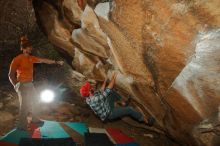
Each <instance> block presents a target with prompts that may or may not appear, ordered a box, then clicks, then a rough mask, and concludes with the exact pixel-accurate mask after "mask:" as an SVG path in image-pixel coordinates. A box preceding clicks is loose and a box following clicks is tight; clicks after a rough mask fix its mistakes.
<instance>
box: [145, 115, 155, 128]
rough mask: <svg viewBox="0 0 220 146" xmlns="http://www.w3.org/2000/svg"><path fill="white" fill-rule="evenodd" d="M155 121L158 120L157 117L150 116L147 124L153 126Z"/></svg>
mask: <svg viewBox="0 0 220 146" xmlns="http://www.w3.org/2000/svg"><path fill="white" fill-rule="evenodd" d="M155 122H156V120H155V118H153V117H150V118H148V119H147V124H146V125H147V126H150V127H151V126H153V125H154V124H155Z"/></svg>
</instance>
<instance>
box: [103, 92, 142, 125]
mask: <svg viewBox="0 0 220 146" xmlns="http://www.w3.org/2000/svg"><path fill="white" fill-rule="evenodd" d="M108 90H110V91H109V92H110V93H109V95H108V97H107V99H108V102H109V105H110V108H111V113H110V115H109V116H108V118H107V120H114V119H118V118H122V117H125V116H129V117H131V118H133V119H135V120H137V121H140V122H142V121H144V117H143V115H142V114H141V113H140V112H137V111H136V110H134V109H133V108H132V107H130V106H126V107H115V102H116V101H118V100H121V99H122V97H121V96H120V95H119V94H118V93H117V92H116V91H114V90H111V89H108Z"/></svg>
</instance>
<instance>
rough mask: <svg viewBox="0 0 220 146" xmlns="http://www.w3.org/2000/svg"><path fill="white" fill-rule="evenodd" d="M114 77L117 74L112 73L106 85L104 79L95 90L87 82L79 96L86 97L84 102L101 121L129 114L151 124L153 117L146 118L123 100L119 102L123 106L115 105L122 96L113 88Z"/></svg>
mask: <svg viewBox="0 0 220 146" xmlns="http://www.w3.org/2000/svg"><path fill="white" fill-rule="evenodd" d="M116 77H117V74H116V73H113V75H112V78H111V81H110V83H109V84H108V86H107V87H106V81H107V80H105V81H104V83H103V84H102V87H101V89H100V90H99V91H96V92H94V91H93V89H92V88H91V85H90V83H89V82H87V83H86V84H85V85H83V86H82V87H81V89H80V94H81V96H82V97H85V98H86V103H87V104H88V105H89V106H90V108H91V109H92V110H93V111H94V113H95V114H96V115H97V116H99V118H100V119H101V120H102V121H106V120H114V119H118V118H121V117H124V116H130V117H132V118H133V119H135V120H137V121H139V122H145V123H146V124H147V125H148V126H152V125H153V124H154V122H155V119H154V118H153V117H150V118H148V119H147V118H146V117H145V116H144V115H143V114H141V113H140V112H137V111H136V110H134V109H133V108H132V107H130V106H125V105H126V103H125V102H121V104H122V105H123V107H115V103H116V102H118V101H120V100H121V99H122V97H121V96H120V95H119V94H118V93H117V92H116V91H114V90H113V86H114V84H115V79H116Z"/></svg>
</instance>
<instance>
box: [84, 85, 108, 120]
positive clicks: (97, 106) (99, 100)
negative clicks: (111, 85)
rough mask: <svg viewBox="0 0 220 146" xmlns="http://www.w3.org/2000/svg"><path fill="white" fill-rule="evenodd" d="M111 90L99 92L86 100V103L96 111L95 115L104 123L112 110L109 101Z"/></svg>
mask: <svg viewBox="0 0 220 146" xmlns="http://www.w3.org/2000/svg"><path fill="white" fill-rule="evenodd" d="M110 92H111V89H108V88H107V89H105V91H97V92H95V93H94V95H93V96H89V97H88V98H86V103H87V104H88V105H89V106H90V108H91V109H92V110H93V111H94V113H95V114H96V115H97V116H99V117H100V119H101V120H102V121H104V120H105V119H106V118H107V117H108V116H109V114H110V112H111V109H110V106H109V102H108V100H107V97H108V95H109V94H110Z"/></svg>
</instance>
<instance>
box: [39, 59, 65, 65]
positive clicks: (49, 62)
mask: <svg viewBox="0 0 220 146" xmlns="http://www.w3.org/2000/svg"><path fill="white" fill-rule="evenodd" d="M39 63H46V64H59V65H63V63H64V62H63V61H56V60H51V59H47V58H41V59H40V60H39Z"/></svg>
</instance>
